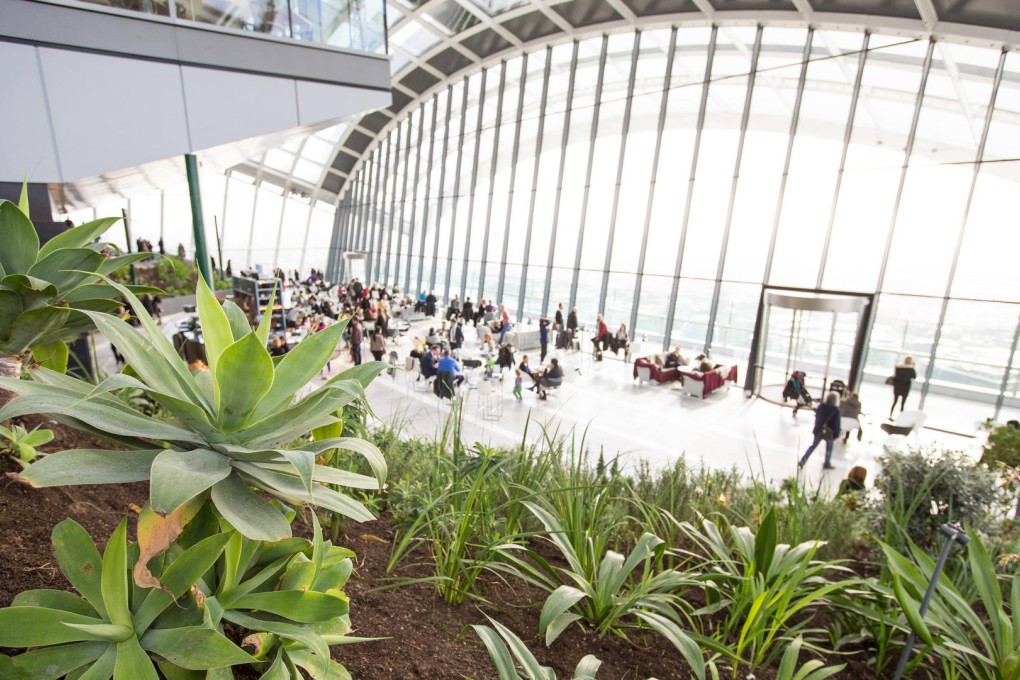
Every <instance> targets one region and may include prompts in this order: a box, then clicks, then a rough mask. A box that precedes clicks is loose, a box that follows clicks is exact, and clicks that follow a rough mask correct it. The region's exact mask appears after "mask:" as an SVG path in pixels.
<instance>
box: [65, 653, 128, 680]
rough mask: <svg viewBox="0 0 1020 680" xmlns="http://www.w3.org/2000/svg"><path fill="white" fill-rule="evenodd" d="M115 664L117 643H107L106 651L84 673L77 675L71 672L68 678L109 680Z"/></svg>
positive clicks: (76, 679)
mask: <svg viewBox="0 0 1020 680" xmlns="http://www.w3.org/2000/svg"><path fill="white" fill-rule="evenodd" d="M116 665H117V645H107V647H106V651H105V652H103V654H102V655H101V656H100V657H99V658H98V659H96V662H95V663H94V664H92V665H91V666H89V667H88V669H87V670H85V672H84V673H82V674H81V675H78V676H76V675H74V674H72V676H71V677H68V680H110V678H112V677H113V671H114V667H115V666H116ZM76 672H77V671H76Z"/></svg>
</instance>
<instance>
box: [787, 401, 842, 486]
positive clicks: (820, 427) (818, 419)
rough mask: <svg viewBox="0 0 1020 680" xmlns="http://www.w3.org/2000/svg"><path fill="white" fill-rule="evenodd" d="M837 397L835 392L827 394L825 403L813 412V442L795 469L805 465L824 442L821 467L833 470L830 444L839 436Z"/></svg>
mask: <svg viewBox="0 0 1020 680" xmlns="http://www.w3.org/2000/svg"><path fill="white" fill-rule="evenodd" d="M839 418H840V412H839V395H838V394H836V393H835V392H829V393H828V394H827V395H826V396H825V401H823V402H822V403H821V404H819V405H818V408H817V409H816V410H815V426H814V429H813V430H812V432H813V433H814V435H815V438H814V441H812V442H811V446H809V447H808V450H807V451H805V452H804V455H803V456H801V458H800V462H799V463H797V468H798V469H799V468H803V467H804V465H805V464H806V463H807V460H808V458H810V457H811V454H812V453H814V451H815V449H816V448H817V447H818V444H819V443H821V442H822V440H824V441H825V464H824V465H823V466H822V467H823V468H824V469H826V470H831V469H833V465H832V444H833V442H834V441H835V439H836V437H838V436H839Z"/></svg>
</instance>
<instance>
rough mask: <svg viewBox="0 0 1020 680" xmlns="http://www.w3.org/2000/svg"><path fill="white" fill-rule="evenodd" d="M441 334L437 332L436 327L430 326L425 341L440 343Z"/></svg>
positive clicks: (433, 343)
mask: <svg viewBox="0 0 1020 680" xmlns="http://www.w3.org/2000/svg"><path fill="white" fill-rule="evenodd" d="M440 339H441V338H440V337H439V335H438V334H437V333H436V329H435V328H430V329H429V332H428V334H427V335H426V336H425V342H426V343H428V344H429V345H430V346H431V345H438V344H439V341H440Z"/></svg>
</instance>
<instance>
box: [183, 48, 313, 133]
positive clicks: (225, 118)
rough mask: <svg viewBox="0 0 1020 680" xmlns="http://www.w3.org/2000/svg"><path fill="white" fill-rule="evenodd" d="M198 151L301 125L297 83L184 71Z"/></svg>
mask: <svg viewBox="0 0 1020 680" xmlns="http://www.w3.org/2000/svg"><path fill="white" fill-rule="evenodd" d="M181 74H182V79H183V85H184V94H185V98H186V100H187V115H188V125H189V127H190V129H191V148H192V149H193V150H199V149H206V148H208V147H211V146H219V145H220V144H225V143H227V142H232V141H236V140H239V139H247V138H249V137H257V136H259V135H264V134H269V133H272V132H279V131H280V130H287V129H290V128H293V127H297V125H298V115H297V99H296V96H295V93H294V81H293V80H291V79H287V78H273V77H269V76H259V75H252V74H248V73H236V72H230V71H217V70H214V69H203V68H195V67H191V66H183V67H181Z"/></svg>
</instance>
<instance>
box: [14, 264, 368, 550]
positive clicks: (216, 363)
mask: <svg viewBox="0 0 1020 680" xmlns="http://www.w3.org/2000/svg"><path fill="white" fill-rule="evenodd" d="M110 285H112V286H113V287H114V288H116V289H117V290H118V291H119V292H120V293H121V294H122V295H123V296H124V297H125V299H127V300H128V302H129V304H130V305H131V306H132V308H133V309H134V311H135V313H136V314H137V316H138V318H139V319H140V321H141V330H142V332H141V333H139V332H138V331H136V330H135V329H134V328H132V327H131V326H130V325H128V324H127V323H125V322H124V321H121V320H120V319H118V318H115V317H113V316H110V315H107V314H102V313H97V312H91V311H88V312H85V314H87V315H88V317H89V318H90V319H91V320H92V321H93V322H94V323H95V324H96V326H97V327H98V328H99V330H100V331H102V333H103V334H104V335H105V336H106V337H107V338H108V339H109V340H110V341H111V342H113V343H114V344H115V345H117V348H118V349H119V350H120V351H121V352H122V353H123V354H124V356H125V358H126V359H127V361H128V363H129V365H130V366H131V369H132V372H133V373H134V374H135V375H137V376H138V377H134V376H129V375H126V374H123V373H122V374H118V375H114V376H111V377H109V378H107V379H106V380H104V381H103V382H102V383H100V384H99V385H98V386H97V385H93V384H91V383H87V382H84V381H81V380H78V379H76V378H73V377H70V376H65V375H61V374H59V373H57V372H55V371H51V370H47V369H46V368H36V369H33V370H32V377H33V379H32V380H21V381H18V380H10V379H0V387H4V388H7V389H9V390H11V391H13V392H14V393H16V394H18V395H19V396H18V397H17V398H15V399H13V400H11V401H10V403H8V404H7V405H6V406H5V407H4V408H2V409H0V420H2V419H5V418H11V417H14V416H19V415H24V414H28V413H45V414H48V415H49V416H50V417H51V418H53V419H55V420H57V421H59V422H62V423H64V424H66V425H69V426H71V427H75V428H78V429H81V430H84V431H86V432H89V433H91V434H94V435H96V436H99V437H104V438H106V439H109V440H112V441H114V442H116V443H117V444H118V445H119V446H120V447H122V448H123V449H126V450H122V451H107V450H93V449H80V450H69V451H61V452H58V453H54V454H51V455H49V456H46V457H45V458H42V459H40V460H38V461H36V462H35V463H34V464H33V465H31V466H29V467H28V468H26V469H25V470H24V471H23V472H22V476H23V477H24V479H25V480H27V481H28V482H29V483H31V484H33V485H36V486H62V485H72V484H109V483H119V482H135V481H143V480H148V481H149V490H150V500H151V503H152V508H153V509H154V510H155V511H157V512H158V513H161V514H170V513H173V512H175V511H176V510H178V509H179V508H181V507H182V506H184V505H185V504H186V503H189V502H191V501H193V500H195V499H198V501H199V502H205V501H206V500H208V501H211V502H212V504H213V505H214V506H215V507H216V510H217V511H218V512H219V513H220V514H221V515H222V516H223V518H225V519H226V520H227V521H228V522H230V524H231V525H233V526H234V527H235V528H236V529H237V530H238V531H240V532H241V534H243V535H244V536H245V537H247V538H250V539H253V540H267V541H275V540H279V539H281V538H285V537H288V536H290V533H291V532H290V524H289V522H288V521H287V519H286V517H285V515H284V514H283V512H282V511H281V510H280V508H279V507H277V506H276V505H274V504H272V503H270V502H269V500H267V499H266V498H264V497H263V496H261V495H259V494H257V493H255V491H254V490H253V489H257V490H260V491H263V492H266V493H268V494H270V495H271V496H273V497H275V498H278V499H280V500H282V501H284V502H286V503H290V504H293V505H301V504H304V503H308V504H314V505H318V506H320V507H322V508H324V509H327V510H331V511H333V512H336V513H339V514H341V515H344V516H346V517H349V518H351V519H354V520H358V521H364V520H370V519H372V518H373V517H372V514H371V513H370V512H369V511H368V510H367V509H366V508H365V507H364V506H363V505H362V504H361V503H359V502H358V501H356V500H354V499H353V498H351V497H350V496H348V495H346V494H343V493H341V492H339V491H336V490H335V488H336V487H338V486H342V487H353V488H362V489H377V488H379V485H380V484H381V483H382V481H383V480H384V479H385V475H386V463H385V461H384V460H383V458H382V454H381V453H380V452H379V450H378V449H377V448H376V447H375V446H373V445H372V444H370V443H369V442H366V441H364V440H361V439H356V438H352V437H332V438H329V439H324V440H321V441H309V440H308V433H310V432H311V431H312V430H313V429H315V428H318V427H323V426H326V425H330V424H332V423H335V422H336V421H337V416H336V413H337V411H338V410H339V409H341V408H342V407H343V406H344V405H345V404H348V403H350V402H352V401H354V400H356V399H362V400H364V397H365V392H364V384H367V382H368V381H370V380H371V379H372V378H373V377H374V376H375V375H377V374H378V373H379V371H380V370H382V369H383V368H385V366H386V365H385V364H382V363H375V364H366V365H362V366H360V367H356V368H355V369H352V370H350V371H347V372H345V373H342V374H340V375H338V376H336V377H335V378H334V379H332V380H330V381H329V382H327V383H326V384H324V385H321V386H319V387H318V388H317V389H315V390H313V391H311V392H310V393H308V394H306V395H304V396H303V397H300V398H297V399H296V398H295V397H296V395H297V394H298V392H299V391H301V390H303V389H304V388H305V386H306V385H307V384H308V383H309V382H310V381H311V380H312V379H313V378H315V377H316V376H317V375H318V374H319V371H320V369H321V368H322V367H323V366H325V364H326V362H327V361H328V360H329V358H330V357H331V356H332V354H333V352H334V351H335V349H336V346H337V343H338V341H339V340H340V336H341V333H342V332H343V330H344V326H345V324H344V323H339V324H335V325H334V326H331V327H330V328H327V329H325V330H323V331H321V332H319V333H316V334H315V335H312V336H310V337H309V338H307V339H306V340H305V341H303V342H302V343H301V344H300V345H298V346H297V347H296V348H295V349H294V350H293V351H291V352H289V353H288V354H287V355H285V356H284V357H283V358H282V360H280V362H279V363H278V364H276V363H274V361H273V359H272V357H270V355H269V352H268V350H267V348H266V345H267V339H268V335H269V316H270V315H268V314H267V315H265V316H264V317H263V319H262V322H261V323H260V324H259V327H258V328H257V329H256V330H254V331H253V330H252V329H251V327H250V326H249V324H248V322H247V320H246V319H245V317H244V314H243V312H242V311H241V309H240V308H239V307H237V306H236V305H234V304H233V303H232V302H229V301H228V302H226V303H225V304H224V305H223V306H222V307H221V306H220V304H219V302H218V301H217V300H216V298H215V296H214V295H213V293H212V291H211V290H210V289H209V287H208V286H207V285H206V284H205V281H204V280H202V279H199V284H198V290H197V306H198V314H199V318H200V319H201V322H202V332H203V336H204V339H205V349H206V356H207V359H208V363H209V368H208V370H201V371H197V372H195V373H192V372H191V371H190V370H189V369H188V365H187V364H186V363H185V361H184V360H183V359H182V358H181V357H180V355H178V354H177V352H176V351H175V350H174V348H173V346H172V345H171V343H170V342H169V340H167V338H166V337H164V336H163V334H162V333H161V332H160V329H159V327H158V326H157V325H156V323H155V322H154V321H153V320H152V318H151V317H150V316H149V315H148V314H147V313H146V312H145V310H144V308H143V307H142V305H141V303H140V302H139V301H138V299H137V298H136V297H135V296H134V295H133V294H132V292H131V291H130V290H128V289H127V288H125V287H124V286H121V285H119V284H116V283H113V282H110ZM121 388H133V389H137V390H141V391H143V392H145V393H146V394H148V395H149V396H151V397H152V398H153V399H154V400H155V401H156V402H157V403H158V404H159V405H160V406H161V407H162V408H163V409H164V410H165V411H166V412H167V413H168V414H171V415H172V418H169V419H159V418H154V417H150V416H146V415H143V414H141V413H138V412H136V411H134V410H132V409H131V408H130V407H128V406H127V405H126V404H125V403H124V402H123V401H122V400H120V399H118V398H117V397H116V396H114V395H113V394H111V392H112V391H115V390H117V389H121ZM335 449H339V450H346V451H352V452H355V453H358V454H360V455H362V456H364V457H365V459H366V460H367V461H368V463H369V464H370V466H371V468H372V471H373V473H374V475H375V476H374V477H373V476H369V475H362V474H355V473H351V472H346V471H343V470H339V469H336V468H333V467H328V466H325V465H320V464H318V462H317V457H318V456H320V455H321V454H324V453H326V452H328V451H332V450H335ZM325 484H329V485H332V488H327V487H326V486H324V485H325ZM172 538H173V537H171V540H172Z"/></svg>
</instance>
